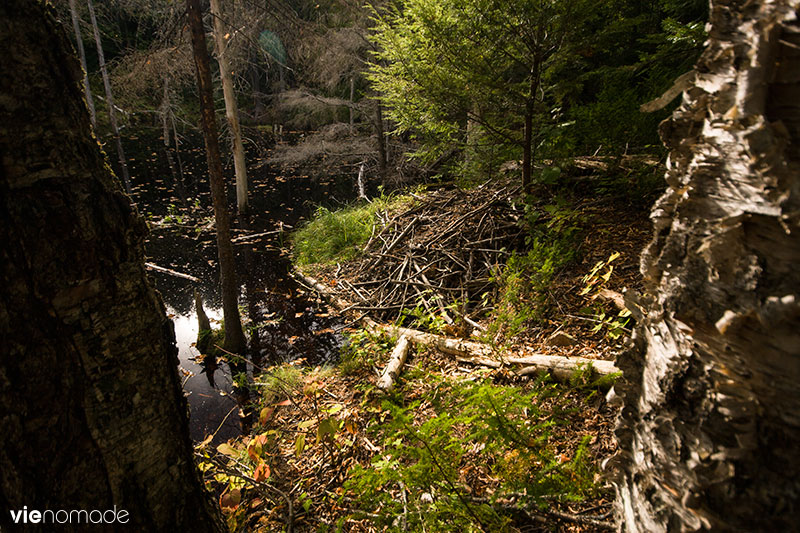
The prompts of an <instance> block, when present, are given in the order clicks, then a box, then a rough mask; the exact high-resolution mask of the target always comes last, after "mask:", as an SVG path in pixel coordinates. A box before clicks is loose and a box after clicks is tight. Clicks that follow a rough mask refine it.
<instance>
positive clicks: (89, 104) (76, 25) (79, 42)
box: [69, 0, 97, 129]
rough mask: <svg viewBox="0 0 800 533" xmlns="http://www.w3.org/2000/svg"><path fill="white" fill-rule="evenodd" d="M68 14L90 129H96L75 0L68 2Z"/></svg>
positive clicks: (92, 99)
mask: <svg viewBox="0 0 800 533" xmlns="http://www.w3.org/2000/svg"><path fill="white" fill-rule="evenodd" d="M69 14H70V16H71V17H72V28H73V30H74V31H75V42H76V45H75V46H77V48H78V57H79V58H80V60H81V68H83V92H84V95H85V97H86V106H87V107H88V108H89V118H90V119H91V121H92V127H93V128H95V129H97V117H96V116H95V110H94V98H93V97H92V87H91V85H89V69H88V68H87V67H86V50H85V49H84V47H83V36H82V35H81V20H80V17H78V10H77V8H76V6H75V0H69Z"/></svg>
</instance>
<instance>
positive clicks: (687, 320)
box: [615, 0, 800, 533]
mask: <svg viewBox="0 0 800 533" xmlns="http://www.w3.org/2000/svg"><path fill="white" fill-rule="evenodd" d="M798 10H800V1H798V0H762V1H757V2H740V1H735V0H713V1H712V2H711V25H710V31H709V41H708V47H707V49H706V51H705V52H704V54H703V55H702V56H701V58H700V60H699V62H698V65H697V69H696V70H697V76H696V79H695V81H694V83H693V84H692V86H691V87H690V88H689V89H688V90H687V91H686V92H685V93H684V95H683V104H682V105H681V106H680V108H679V109H678V110H677V111H676V112H675V114H674V115H673V117H672V119H670V120H668V121H665V122H664V123H663V124H662V126H661V135H662V138H663V139H664V142H665V143H666V145H667V146H668V147H669V148H670V149H671V153H670V157H669V161H668V169H667V174H666V180H667V183H668V185H669V188H668V190H667V192H666V193H665V194H664V196H663V197H662V198H661V199H660V200H659V201H658V203H657V204H656V206H655V207H654V209H653V213H652V219H653V221H654V225H655V238H654V240H653V241H652V243H651V244H650V245H649V247H648V248H647V250H646V251H645V253H644V256H643V258H642V272H643V274H644V276H645V290H646V294H645V295H644V296H643V297H642V298H639V299H638V302H637V301H634V300H635V299H628V304H629V305H628V308H629V309H631V311H633V312H634V314H635V315H638V316H637V320H638V322H639V326H638V327H637V329H636V331H635V335H634V343H635V346H634V347H633V349H632V350H631V351H630V352H628V353H626V354H623V356H621V357H620V359H619V360H618V362H617V364H618V366H619V367H620V368H621V369H622V370H623V373H624V375H625V381H624V382H622V383H621V384H619V385H618V386H617V387H616V389H617V392H618V394H619V396H620V398H621V400H622V404H623V411H622V415H621V418H620V423H619V425H618V428H617V437H618V440H619V446H620V450H621V452H620V453H619V454H618V455H617V457H616V458H615V462H616V464H617V466H619V472H620V476H619V478H618V479H617V482H616V484H617V494H618V504H619V506H618V507H619V511H620V514H621V518H622V522H623V525H624V528H625V530H626V531H627V532H629V533H634V532H648V533H650V532H653V533H657V532H665V531H696V530H714V531H790V530H796V529H797V516H798V512H800V461H799V460H798V459H797V443H798V442H800V393H798V383H799V382H800V327H798V326H799V325H800V296H799V295H798V293H800V68H799V67H800V52H798V50H800V24H798Z"/></svg>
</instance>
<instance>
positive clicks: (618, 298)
mask: <svg viewBox="0 0 800 533" xmlns="http://www.w3.org/2000/svg"><path fill="white" fill-rule="evenodd" d="M595 297H596V298H600V299H601V300H606V301H609V302H611V303H613V304H614V306H615V307H616V308H617V309H619V310H623V309H625V297H624V296H623V295H622V294H620V293H618V292H617V291H612V290H610V289H601V290H600V291H599V292H598V293H597V295H596V296H595Z"/></svg>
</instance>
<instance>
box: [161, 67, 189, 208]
mask: <svg viewBox="0 0 800 533" xmlns="http://www.w3.org/2000/svg"><path fill="white" fill-rule="evenodd" d="M160 114H161V132H162V135H163V137H164V155H166V157H167V164H168V165H169V172H170V175H171V176H172V184H173V186H174V187H175V191H176V192H177V193H178V196H179V197H180V201H181V204H183V205H184V206H185V205H186V189H185V187H184V186H183V176H179V174H178V169H177V168H176V167H175V160H174V159H173V158H172V152H171V151H170V146H169V131H170V124H169V118H170V115H171V109H170V98H169V77H165V78H164V96H163V98H162V100H161V109H160Z"/></svg>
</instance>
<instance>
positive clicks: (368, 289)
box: [337, 187, 524, 327]
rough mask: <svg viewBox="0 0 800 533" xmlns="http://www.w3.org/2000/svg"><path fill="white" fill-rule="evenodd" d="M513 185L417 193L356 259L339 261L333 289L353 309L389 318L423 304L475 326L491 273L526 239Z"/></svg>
mask: <svg viewBox="0 0 800 533" xmlns="http://www.w3.org/2000/svg"><path fill="white" fill-rule="evenodd" d="M518 191H519V189H518V188H502V189H499V190H489V189H487V188H485V187H478V188H476V189H473V190H470V191H459V190H450V191H437V192H435V193H433V194H430V195H428V196H425V197H424V198H418V204H417V205H415V206H414V207H412V208H410V209H408V210H406V211H405V212H403V213H400V214H398V215H396V216H394V217H392V218H389V217H388V216H387V217H386V218H385V219H384V220H383V224H382V225H380V226H378V227H376V229H375V231H374V232H373V235H372V237H371V238H370V239H369V241H368V242H367V244H366V245H365V247H364V254H363V255H362V256H361V258H360V259H359V260H357V261H355V262H351V263H348V264H346V265H342V266H341V269H340V272H339V273H337V280H338V281H339V283H338V284H337V286H338V289H339V290H341V289H345V290H346V292H345V293H343V296H344V297H345V298H348V299H350V300H351V301H353V302H354V305H353V306H352V308H353V309H355V310H361V311H364V312H368V313H370V314H371V315H372V316H375V317H377V318H378V319H380V320H383V321H386V322H393V321H394V320H395V319H397V318H399V317H401V316H402V315H403V313H404V312H407V311H409V310H413V309H415V308H420V309H421V310H423V311H424V312H426V313H427V314H430V315H434V316H440V317H441V318H442V319H444V320H445V322H447V323H448V324H451V325H452V324H454V323H456V322H458V323H459V324H463V323H464V322H466V323H468V324H471V325H472V326H473V327H475V326H477V324H476V323H475V322H474V319H475V318H477V317H478V316H479V315H481V314H482V313H483V312H484V311H485V310H486V309H485V308H484V300H485V299H484V298H482V296H483V295H484V293H486V292H487V291H490V290H492V289H493V286H494V284H493V282H492V277H493V276H494V275H496V274H497V272H498V271H499V268H498V267H499V266H500V265H503V264H505V262H506V261H507V259H508V257H509V256H510V254H511V253H512V251H514V250H517V249H521V247H522V245H523V244H524V230H523V228H522V224H521V219H522V218H523V215H524V208H523V206H522V205H521V204H519V205H515V203H514V200H515V197H516V196H517V193H518ZM454 317H455V319H456V320H454Z"/></svg>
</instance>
